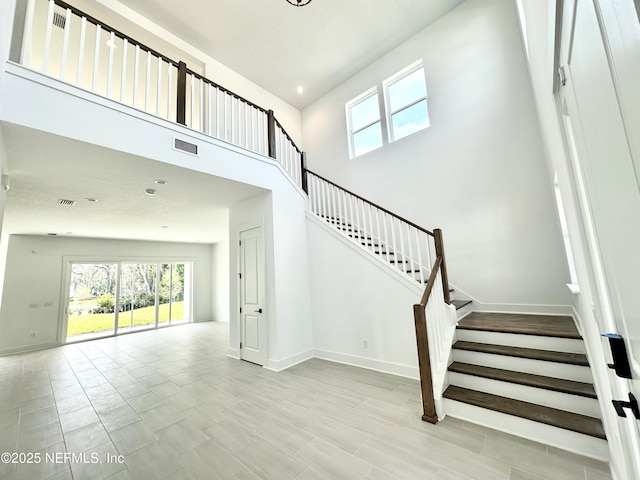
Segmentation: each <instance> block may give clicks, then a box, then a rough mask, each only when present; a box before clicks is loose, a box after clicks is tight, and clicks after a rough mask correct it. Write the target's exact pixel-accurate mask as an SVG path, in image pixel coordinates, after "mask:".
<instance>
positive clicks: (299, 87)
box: [296, 85, 304, 95]
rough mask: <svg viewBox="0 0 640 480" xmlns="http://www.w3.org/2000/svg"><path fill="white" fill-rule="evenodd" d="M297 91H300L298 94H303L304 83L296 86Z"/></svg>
mask: <svg viewBox="0 0 640 480" xmlns="http://www.w3.org/2000/svg"><path fill="white" fill-rule="evenodd" d="M296 92H298V94H300V95H302V94H303V93H304V87H303V86H302V85H300V86H298V88H296Z"/></svg>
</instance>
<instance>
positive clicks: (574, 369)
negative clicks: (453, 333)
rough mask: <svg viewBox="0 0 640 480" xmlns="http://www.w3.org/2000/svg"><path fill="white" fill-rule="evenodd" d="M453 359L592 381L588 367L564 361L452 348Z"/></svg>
mask: <svg viewBox="0 0 640 480" xmlns="http://www.w3.org/2000/svg"><path fill="white" fill-rule="evenodd" d="M453 360H454V361H456V362H462V363H470V364H472V365H481V366H483V367H493V368H502V369H508V370H512V371H514V372H522V373H532V374H534V375H545V376H547V377H556V378H561V379H564V380H575V381H576V382H585V383H593V377H592V376H591V370H590V368H589V367H586V366H581V365H569V364H566V363H556V362H547V361H544V360H534V359H531V358H518V357H510V356H506V355H495V354H493V353H484V352H473V351H469V350H459V349H456V348H454V349H453Z"/></svg>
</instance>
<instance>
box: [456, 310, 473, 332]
mask: <svg viewBox="0 0 640 480" xmlns="http://www.w3.org/2000/svg"><path fill="white" fill-rule="evenodd" d="M472 307H473V304H472V303H470V304H468V305H465V306H464V307H462V308H459V309H458V310H456V318H457V319H458V320H462V319H463V318H464V317H466V316H467V315H469V314H470V313H471V312H472V311H473V310H472ZM457 332H458V330H456V335H457Z"/></svg>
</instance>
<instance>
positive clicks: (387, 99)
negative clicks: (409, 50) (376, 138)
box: [382, 60, 431, 143]
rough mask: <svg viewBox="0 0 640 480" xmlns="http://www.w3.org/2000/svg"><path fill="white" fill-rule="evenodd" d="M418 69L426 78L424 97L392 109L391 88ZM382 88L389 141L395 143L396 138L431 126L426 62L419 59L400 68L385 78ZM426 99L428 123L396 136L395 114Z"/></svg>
mask: <svg viewBox="0 0 640 480" xmlns="http://www.w3.org/2000/svg"><path fill="white" fill-rule="evenodd" d="M418 70H422V76H423V79H424V97H419V98H417V99H416V100H413V101H412V102H410V103H408V104H406V105H404V106H402V107H400V108H398V109H396V110H395V111H393V110H391V95H390V93H389V89H390V88H391V87H392V86H393V85H395V84H396V83H398V82H400V81H401V80H403V79H405V78H406V77H408V76H409V75H411V74H413V73H415V72H416V71H418ZM382 90H383V94H384V111H385V121H386V124H387V139H388V141H389V143H393V142H395V141H396V140H400V139H402V138H406V137H410V136H411V135H413V134H415V133H418V132H420V131H422V130H426V129H427V128H429V127H430V126H431V121H430V120H429V102H428V97H429V92H428V90H427V78H426V75H425V74H424V64H423V62H422V60H417V61H415V62H413V63H412V64H411V65H409V66H407V67H405V68H403V69H402V70H400V71H399V72H397V73H395V74H393V75H392V76H390V77H389V78H387V79H385V80H384V81H383V82H382ZM423 100H424V101H425V106H426V109H427V123H426V125H424V126H423V127H422V128H420V129H418V130H416V131H415V132H412V133H410V134H408V135H404V136H402V137H399V138H396V135H395V132H394V129H393V116H394V115H396V114H397V113H400V112H402V111H404V110H407V109H408V108H411V107H413V106H414V105H416V104H418V103H420V102H422V101H423Z"/></svg>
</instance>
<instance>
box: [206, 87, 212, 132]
mask: <svg viewBox="0 0 640 480" xmlns="http://www.w3.org/2000/svg"><path fill="white" fill-rule="evenodd" d="M212 90H213V86H211V84H209V83H207V133H208V134H209V135H211V132H212V130H213V126H212V124H211V118H212V117H213V115H212V110H213V106H212V100H211V97H212V96H213V95H212V94H211V93H212V92H211V91H212Z"/></svg>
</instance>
